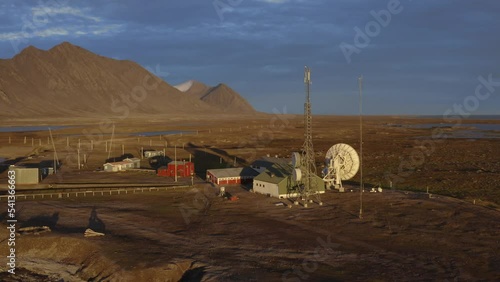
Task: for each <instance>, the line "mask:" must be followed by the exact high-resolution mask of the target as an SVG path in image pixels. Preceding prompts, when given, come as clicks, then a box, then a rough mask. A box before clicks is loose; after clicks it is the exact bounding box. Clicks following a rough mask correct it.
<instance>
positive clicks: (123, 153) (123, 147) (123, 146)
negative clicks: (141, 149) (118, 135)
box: [122, 144, 125, 156]
mask: <svg viewBox="0 0 500 282" xmlns="http://www.w3.org/2000/svg"><path fill="white" fill-rule="evenodd" d="M123 155H125V145H123V144H122V156H123Z"/></svg>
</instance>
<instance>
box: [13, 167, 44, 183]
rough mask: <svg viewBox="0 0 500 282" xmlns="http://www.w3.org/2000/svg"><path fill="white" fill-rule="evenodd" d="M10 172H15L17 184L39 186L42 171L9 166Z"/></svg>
mask: <svg viewBox="0 0 500 282" xmlns="http://www.w3.org/2000/svg"><path fill="white" fill-rule="evenodd" d="M9 171H14V172H15V175H16V184H19V185H22V184H38V182H39V181H40V169H39V168H29V167H22V166H15V165H11V166H9Z"/></svg>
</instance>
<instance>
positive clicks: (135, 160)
mask: <svg viewBox="0 0 500 282" xmlns="http://www.w3.org/2000/svg"><path fill="white" fill-rule="evenodd" d="M123 161H124V162H129V161H132V162H137V161H139V162H140V161H141V159H139V158H126V159H124V160H123Z"/></svg>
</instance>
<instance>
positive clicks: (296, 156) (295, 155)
mask: <svg viewBox="0 0 500 282" xmlns="http://www.w3.org/2000/svg"><path fill="white" fill-rule="evenodd" d="M292 165H293V167H295V168H297V167H300V153H297V152H293V153H292Z"/></svg>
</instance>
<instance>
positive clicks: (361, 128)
mask: <svg viewBox="0 0 500 282" xmlns="http://www.w3.org/2000/svg"><path fill="white" fill-rule="evenodd" d="M358 84H359V162H360V166H359V178H360V181H359V218H360V219H363V192H364V189H365V186H364V183H363V76H362V75H361V76H360V77H359V78H358Z"/></svg>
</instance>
